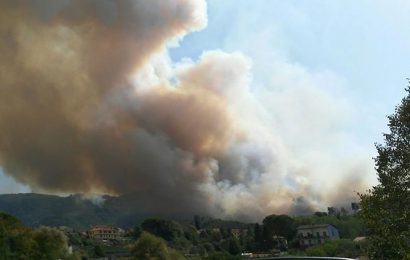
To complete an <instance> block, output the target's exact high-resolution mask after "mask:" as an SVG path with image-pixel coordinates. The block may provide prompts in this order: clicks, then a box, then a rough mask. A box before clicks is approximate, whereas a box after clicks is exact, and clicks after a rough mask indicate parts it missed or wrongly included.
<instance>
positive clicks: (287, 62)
mask: <svg viewBox="0 0 410 260" xmlns="http://www.w3.org/2000/svg"><path fill="white" fill-rule="evenodd" d="M409 11H410V4H409V3H408V2H407V1H404V0H403V1H401V0H396V1H365V0H362V1H353V0H347V1H346V0H344V1H323V0H322V1H315V0H310V1H303V0H298V1H276V0H254V1H248V0H224V1H219V0H210V1H207V8H206V14H205V15H206V16H207V19H206V20H207V22H206V24H203V25H201V26H197V25H196V29H195V30H191V31H189V30H187V32H186V33H183V34H180V35H178V37H176V38H172V39H171V40H170V41H169V42H167V43H166V46H165V47H164V48H163V49H161V50H160V51H159V52H158V53H157V54H156V55H157V56H155V55H154V58H153V60H150V61H148V65H147V66H148V68H150V67H149V66H152V68H154V69H153V70H154V71H156V70H159V67H161V66H162V67H165V69H164V70H165V71H171V72H165V73H163V74H164V75H165V74H167V73H168V74H172V75H173V76H169V75H168V74H167V75H165V76H163V75H162V74H161V73H162V72H161V73H159V74H161V75H159V74H158V75H159V76H158V75H156V76H158V77H159V78H161V77H164V78H166V80H169V82H170V83H169V84H171V85H178V84H180V82H182V84H184V82H185V81H187V82H189V83H190V84H192V82H194V83H195V84H199V83H198V82H196V81H195V78H194V76H191V73H192V74H193V75H196V74H195V73H199V72H201V75H200V76H199V77H201V78H202V77H204V79H203V82H205V83H207V84H211V83H214V82H217V83H220V82H222V83H223V84H226V82H228V83H227V85H229V84H231V82H235V84H233V83H232V84H233V85H235V86H234V87H232V90H231V89H228V90H226V91H225V90H224V91H223V95H224V98H226V100H227V101H226V102H228V103H229V105H230V106H232V107H231V108H230V109H232V110H234V111H235V113H237V114H239V115H240V116H238V118H240V119H238V121H237V123H235V125H240V126H241V127H242V128H243V129H245V130H244V131H245V132H247V133H248V134H249V139H250V140H251V141H249V142H250V143H249V144H247V145H246V147H245V148H243V147H239V146H240V145H239V144H236V146H238V147H239V148H238V147H236V146H235V145H234V146H232V147H236V148H232V147H231V148H229V149H227V150H226V151H228V152H226V153H227V154H229V156H228V155H226V156H227V158H225V157H223V158H222V159H218V160H217V161H219V163H220V164H219V167H221V168H223V167H222V166H221V165H224V163H225V164H226V165H229V162H227V161H229V160H234V161H235V160H236V159H232V158H236V157H235V156H237V155H235V156H234V155H232V154H236V153H240V154H241V156H243V158H247V159H246V160H249V161H252V160H251V159H249V157H251V156H256V155H259V156H260V158H263V160H266V162H260V163H261V164H265V165H267V166H266V167H265V166H264V167H262V168H263V169H264V170H263V171H267V172H270V171H272V172H274V173H273V174H272V175H273V176H275V177H272V176H271V177H269V176H270V175H269V174H267V175H266V176H267V177H266V176H265V175H264V173H263V174H262V175H261V176H265V177H260V176H259V175H258V176H259V177H255V176H254V173H247V174H248V175H249V176H248V177H246V178H245V177H243V178H242V177H241V178H242V179H241V178H239V177H237V176H236V177H232V178H231V177H229V176H228V177H226V179H224V178H225V177H221V179H218V178H219V177H218V178H217V181H216V183H214V184H215V186H213V185H214V184H212V185H211V184H209V183H206V184H205V185H202V186H201V187H202V188H203V189H205V190H207V192H208V191H209V190H210V191H213V189H216V190H217V191H218V192H220V195H221V196H222V197H223V198H224V199H222V201H223V202H222V203H221V205H220V207H222V208H223V209H224V210H225V211H226V214H227V215H229V214H233V215H234V214H240V213H237V209H236V208H235V207H234V208H235V209H230V206H229V205H228V204H229V203H232V204H234V205H236V204H238V202H236V201H235V202H232V201H233V198H232V197H233V196H234V195H235V194H236V195H237V194H240V195H241V196H245V197H246V198H247V197H251V195H253V194H252V191H255V189H256V190H263V189H267V187H265V186H263V185H262V186H261V184H260V182H261V181H262V180H264V181H266V182H267V183H276V184H277V185H278V187H281V186H283V187H286V191H283V192H278V193H274V194H273V195H272V194H270V193H265V192H263V193H261V194H260V195H258V196H255V197H256V198H252V199H249V201H250V202H252V201H253V199H260V200H265V197H266V196H278V197H280V198H283V200H285V199H284V198H285V197H286V196H288V195H284V194H285V193H286V194H288V193H289V192H290V193H291V194H293V195H292V196H294V199H293V204H295V205H294V206H295V208H297V207H298V203H301V204H303V205H304V204H305V203H304V200H305V199H306V198H308V199H307V200H309V203H307V204H310V205H313V206H315V207H322V208H323V207H324V205H325V204H323V203H327V204H329V203H336V202H338V199H337V198H336V197H337V196H339V195H330V193H329V191H330V190H332V189H334V187H335V185H334V184H332V182H337V183H338V185H339V186H338V187H340V188H341V189H346V193H352V194H353V193H354V192H355V191H362V190H364V189H365V188H369V187H370V186H371V185H374V184H376V182H377V181H376V174H375V172H374V169H373V167H374V166H373V160H372V157H374V156H375V155H376V153H375V148H374V143H375V142H383V139H382V132H386V131H388V128H387V119H386V116H387V115H389V114H391V113H393V111H394V107H395V105H397V104H398V103H399V102H400V99H401V98H402V97H403V96H404V94H405V91H404V88H405V87H406V85H407V80H406V78H407V77H410V75H409V71H410V35H409V34H408V33H407V32H408V30H407V28H408V24H410V17H409V16H408V13H409ZM155 57H159V58H157V60H156V58H155ZM158 60H160V61H159V62H158ZM218 61H219V62H220V63H221V64H222V65H221V66H220V67H218V66H216V65H213V66H211V65H210V64H214V62H218ZM235 62H238V64H237V65H238V66H236V65H235ZM158 63H161V65H158ZM164 64H165V65H164ZM196 66H198V68H197V69H194V68H196ZM215 68H216V69H215ZM197 70H198V71H199V72H197ZM181 71H182V72H181ZM184 71H185V72H184ZM187 71H188V72H187ZM208 71H209V75H210V76H207V74H208ZM141 73H142V72H138V71H137V72H136V76H135V78H136V80H135V82H134V83H133V84H135V85H136V88H137V89H138V84H139V81H138V80H141V77H140V76H141V75H142V74H141ZM144 73H145V72H144ZM184 73H185V74H184ZM237 74H241V75H237ZM242 74H243V75H242ZM197 76H198V75H197ZM242 76H243V77H242ZM192 77H193V78H192ZM216 79H218V80H217V81H215V80H216ZM201 80H202V79H201ZM224 80H225V81H224ZM201 82H202V81H201ZM201 82H200V84H202V83H203V82H202V83H201ZM229 86H230V85H229ZM215 91H221V90H219V89H218V90H215ZM218 93H219V92H218ZM195 95H196V94H195ZM241 95H245V96H246V97H245V98H243V97H242V96H241ZM153 102H154V101H153ZM157 102H163V101H161V100H159V101H157ZM241 102H242V104H241V105H238V104H237V103H241ZM158 124H159V123H158ZM159 125H160V126H161V124H159ZM161 127H162V126H161ZM168 134H169V133H168ZM170 135H172V134H170ZM257 135H259V136H257ZM264 138H266V139H264ZM171 139H172V137H171ZM264 141H266V144H263V143H264ZM241 149H242V150H241ZM239 151H240V152H239ZM270 154H272V155H270ZM238 156H239V155H238ZM241 156H239V157H241ZM241 158H242V157H241ZM243 158H242V159H243ZM238 160H239V159H238ZM244 160H245V159H244ZM261 160H262V159H261ZM263 160H262V161H263ZM276 160H281V163H276ZM226 167H228V166H226ZM229 167H231V166H229ZM229 167H228V168H229ZM258 167H259V166H258ZM211 168H212V167H211ZM227 172H228V171H227ZM278 172H280V174H279V173H278ZM226 174H227V175H229V174H231V173H229V174H228V173H226ZM258 174H259V173H258ZM9 175H10V174H9ZM9 175H6V174H5V173H4V172H2V171H0V193H17V192H29V191H31V190H33V187H31V186H30V183H25V184H19V183H17V182H16V181H15V180H13V178H11V177H10V176H9ZM11 175H13V174H11ZM222 175H223V174H222ZM245 175H246V174H245ZM256 175H257V174H256ZM247 178H250V181H249V180H248V179H247ZM255 178H261V179H258V180H257V181H255ZM264 178H267V179H264ZM22 179H23V180H24V178H22ZM22 179H20V182H21V180H22ZM237 179H240V180H242V181H243V180H245V179H246V180H247V182H246V183H245V186H246V188H243V187H242V186H241V185H242V184H241V183H236V182H237V181H238V180H237ZM323 179H329V180H326V181H324V180H323ZM23 182H24V181H23ZM238 182H239V181H238ZM278 183H279V184H278ZM351 183H357V186H356V187H354V188H349V187H350V186H351V185H350V184H351ZM248 184H249V185H248ZM321 185H325V186H326V190H327V191H326V192H324V193H323V194H322V193H320V192H317V191H318V190H320V189H321ZM248 186H249V187H248ZM254 186H255V187H254ZM275 187H276V188H277V189H279V190H280V188H278V187H277V186H275ZM38 188H39V187H36V188H35V189H34V191H37V190H40V191H43V192H47V189H45V190H42V189H41V187H40V189H38ZM351 189H352V190H351ZM64 192H66V191H64ZM215 192H216V191H215ZM216 193H217V192H216ZM299 193H300V194H309V195H307V196H305V197H303V196H299V195H295V194H299ZM218 194H219V193H218ZM269 194H270V195H269ZM332 196H335V198H333V197H332ZM351 199H352V196H350V195H349V196H348V198H347V199H346V200H344V201H343V202H346V201H349V200H351ZM210 200H212V199H210ZM281 200H282V199H281ZM262 204H263V205H262ZM238 205H239V204H238ZM266 205H268V206H266ZM242 206H243V205H242ZM237 207H239V206H237ZM260 207H261V208H263V207H267V208H269V209H271V210H277V209H279V208H281V207H273V206H272V205H270V204H269V203H268V202H267V203H261V206H260ZM286 210H287V211H289V210H290V211H292V207H290V208H289V207H287V208H286ZM261 211H264V210H263V209H261ZM296 211H297V210H296V209H295V212H296Z"/></svg>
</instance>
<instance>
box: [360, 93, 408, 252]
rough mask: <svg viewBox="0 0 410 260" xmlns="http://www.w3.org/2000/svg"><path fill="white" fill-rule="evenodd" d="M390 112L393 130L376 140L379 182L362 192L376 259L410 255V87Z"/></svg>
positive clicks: (362, 213)
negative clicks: (379, 141) (379, 140)
mask: <svg viewBox="0 0 410 260" xmlns="http://www.w3.org/2000/svg"><path fill="white" fill-rule="evenodd" d="M406 91H407V96H406V97H404V98H403V99H402V101H401V103H400V104H399V105H398V106H397V107H396V110H395V113H394V114H393V115H390V116H388V119H389V124H388V126H389V128H390V133H385V134H384V144H377V145H376V148H377V152H378V155H377V157H376V158H375V162H376V170H377V175H378V179H379V182H380V184H379V185H377V186H375V187H373V188H372V189H371V190H369V192H368V193H365V194H361V205H362V211H361V215H362V217H363V220H364V222H365V224H366V226H367V227H368V230H369V238H370V245H369V254H370V257H371V258H374V259H410V87H408V88H407V89H406Z"/></svg>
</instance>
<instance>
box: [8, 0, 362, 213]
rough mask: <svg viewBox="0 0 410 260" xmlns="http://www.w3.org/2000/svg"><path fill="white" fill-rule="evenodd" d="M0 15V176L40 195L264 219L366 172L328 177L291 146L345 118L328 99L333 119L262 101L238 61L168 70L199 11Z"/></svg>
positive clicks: (137, 7)
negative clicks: (105, 197)
mask: <svg viewBox="0 0 410 260" xmlns="http://www.w3.org/2000/svg"><path fill="white" fill-rule="evenodd" d="M0 8H1V9H0V10H1V11H0V14H1V15H0V164H1V166H2V167H3V168H4V170H5V172H6V173H7V174H8V175H10V176H12V177H13V178H14V179H16V180H17V181H19V182H21V183H23V184H27V185H30V187H32V189H33V190H36V191H43V192H58V193H74V192H82V193H89V194H95V193H109V194H118V195H120V194H132V196H134V197H135V198H136V199H137V200H138V201H140V205H141V206H143V207H144V208H145V209H147V210H151V211H153V212H175V213H178V212H184V213H204V212H207V213H210V214H214V215H219V216H237V217H238V216H239V217H244V218H249V217H251V218H258V217H260V216H261V215H263V214H267V213H272V212H289V213H292V214H296V213H300V211H306V210H310V209H312V210H313V209H317V208H320V207H323V205H325V204H326V203H333V202H337V201H340V200H341V198H340V197H339V195H332V196H333V197H331V195H330V194H334V193H332V191H334V190H335V188H337V184H335V183H332V182H336V181H338V180H340V179H342V176H344V177H346V176H354V175H355V174H356V172H355V171H356V170H357V169H358V167H363V163H362V161H360V160H357V158H356V159H355V160H347V159H346V161H343V160H339V161H338V160H337V159H335V158H328V159H329V160H328V163H326V165H325V166H323V165H319V164H320V163H321V162H320V161H321V160H322V159H323V157H320V160H319V159H318V157H315V154H314V153H306V152H303V149H302V150H298V149H296V148H295V147H296V143H292V142H287V141H286V140H290V139H292V138H290V139H289V138H288V137H286V138H285V137H284V134H285V133H288V134H290V135H293V136H297V135H299V134H300V131H298V129H299V128H300V129H306V128H305V127H304V126H300V125H298V124H308V125H309V129H310V130H311V131H312V132H311V133H307V135H309V136H310V137H308V139H309V138H321V135H320V132H315V131H316V129H323V125H321V123H320V122H318V121H315V120H316V119H318V118H319V117H325V118H326V117H327V116H329V117H332V116H333V115H334V114H335V113H336V114H337V113H338V111H336V112H335V111H333V112H332V109H333V108H334V107H336V109H337V108H338V107H340V106H339V105H338V104H336V105H335V104H332V103H331V102H329V101H328V97H321V96H320V95H315V94H313V95H314V98H313V99H315V98H318V97H319V98H321V100H319V102H321V104H324V105H325V106H326V107H327V108H329V109H328V110H330V112H329V113H328V114H322V115H315V114H314V113H316V112H317V111H319V109H316V108H315V107H314V108H312V107H310V105H311V103H309V102H305V101H306V100H305V98H303V95H298V96H297V97H298V98H300V100H298V99H297V98H296V99H295V96H293V95H294V93H293V92H292V91H288V90H286V91H280V92H269V93H263V94H261V93H259V94H258V93H255V92H254V91H253V90H252V89H251V85H252V84H251V83H252V75H251V67H252V64H251V61H250V60H249V59H247V58H246V57H244V56H243V55H241V54H240V53H230V54H228V53H224V52H221V51H210V52H205V53H204V54H203V55H202V56H201V58H200V59H199V61H197V62H193V61H184V62H182V63H179V64H172V62H171V61H170V60H169V58H168V55H167V46H168V45H169V44H172V43H173V42H174V43H175V41H177V40H178V39H179V38H181V37H183V36H184V35H185V34H186V33H189V32H190V31H194V30H198V29H201V28H202V27H204V26H205V25H206V3H205V2H204V1H197V0H149V1H143V0H140V1H131V0H129V1H128V0H124V1H108V0H107V1H97V0H86V1H80V0H67V1H51V0H38V1H29V0H14V1H12V0H10V1H2V2H1V4H0ZM292 73H293V72H292ZM292 75H294V73H293V74H292ZM306 78H307V76H306V75H301V79H302V82H298V84H301V85H303V86H305V84H304V83H306V82H303V79H306ZM286 80H287V78H286V75H285V76H284V78H282V81H280V82H279V83H280V84H282V83H283V87H286V86H287V85H289V84H288V83H287V82H286ZM307 85H308V86H309V85H310V83H309V82H308V84H307ZM296 90H300V89H296ZM301 90H302V91H305V92H306V95H307V96H308V95H310V94H312V93H314V92H312V91H310V90H311V89H309V87H307V88H302V89H301ZM298 93H299V94H300V92H298ZM302 93H303V92H302ZM270 97H271V99H270V100H267V99H269V98H270ZM308 98H309V97H308ZM290 100H293V101H294V102H295V103H286V102H287V101H290ZM295 100H296V101H295ZM316 105H317V106H318V107H319V108H320V109H323V106H320V104H319V103H317V104H316ZM304 106H306V107H304ZM341 106H343V105H341ZM289 107H290V109H289ZM300 109H303V110H302V111H301V112H299V111H300ZM271 110H274V111H276V112H275V113H274V116H272V113H271V112H269V111H271ZM281 110H283V111H281ZM285 111H295V114H293V115H290V114H287V113H285ZM298 113H301V114H304V113H305V114H304V115H305V117H304V118H302V119H303V120H304V121H303V120H301V121H298V120H299V119H301V118H300V115H299V114H298ZM332 113H333V114H332ZM272 117H275V118H272ZM282 117H283V118H282ZM282 124H285V125H282ZM286 127H289V128H286ZM325 128H326V127H325ZM327 137H329V136H327ZM327 137H325V138H327ZM333 137H334V136H332V138H333ZM298 140H299V139H298ZM304 141H306V140H299V142H301V143H304ZM320 143H321V142H320ZM304 147H309V146H308V145H307V144H306V143H304ZM313 149H314V148H313ZM295 150H298V151H302V152H301V155H300V154H298V152H295ZM352 161H353V163H352ZM337 164H340V165H343V167H341V166H340V165H337ZM364 168H366V167H364ZM365 171H366V170H365ZM326 174H327V176H329V175H331V174H332V175H334V176H333V177H332V178H330V177H327V176H326ZM360 180H361V179H360V178H359V181H358V182H360ZM348 182H349V183H350V181H348ZM344 183H345V182H344ZM356 183H357V182H356ZM344 187H349V186H348V185H344ZM359 187H360V185H359ZM339 192H340V193H339ZM339 192H338V193H337V194H343V193H345V194H344V195H346V194H347V195H348V196H350V195H351V192H352V191H348V190H343V191H339ZM343 199H346V196H343Z"/></svg>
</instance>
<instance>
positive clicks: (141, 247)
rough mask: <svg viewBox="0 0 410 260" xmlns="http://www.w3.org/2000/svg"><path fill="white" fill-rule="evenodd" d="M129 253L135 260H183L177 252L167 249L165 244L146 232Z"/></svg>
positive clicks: (160, 239)
mask: <svg viewBox="0 0 410 260" xmlns="http://www.w3.org/2000/svg"><path fill="white" fill-rule="evenodd" d="M131 253H132V255H133V257H134V258H135V259H144V260H160V259H161V260H174V259H175V260H178V259H185V258H184V257H183V256H182V255H180V254H179V253H178V252H177V251H175V250H174V249H172V248H169V247H168V246H167V244H166V242H165V241H164V240H163V239H162V238H159V237H156V236H154V235H152V234H150V233H148V232H142V234H141V236H140V238H139V239H138V240H137V242H136V243H135V245H134V246H133V248H132V249H131Z"/></svg>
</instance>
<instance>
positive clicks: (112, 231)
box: [87, 225, 124, 239]
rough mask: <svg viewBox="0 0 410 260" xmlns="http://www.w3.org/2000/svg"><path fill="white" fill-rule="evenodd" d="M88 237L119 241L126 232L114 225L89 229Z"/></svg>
mask: <svg viewBox="0 0 410 260" xmlns="http://www.w3.org/2000/svg"><path fill="white" fill-rule="evenodd" d="M87 235H88V236H89V237H90V238H92V239H119V238H121V237H123V235H124V231H123V230H122V229H120V228H117V227H114V226H112V225H97V226H93V227H91V228H90V229H88V230H87Z"/></svg>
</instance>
